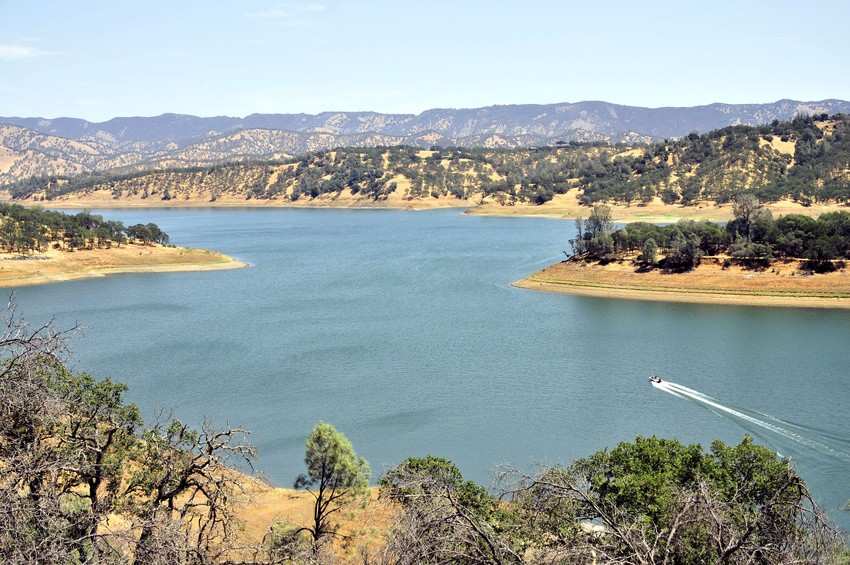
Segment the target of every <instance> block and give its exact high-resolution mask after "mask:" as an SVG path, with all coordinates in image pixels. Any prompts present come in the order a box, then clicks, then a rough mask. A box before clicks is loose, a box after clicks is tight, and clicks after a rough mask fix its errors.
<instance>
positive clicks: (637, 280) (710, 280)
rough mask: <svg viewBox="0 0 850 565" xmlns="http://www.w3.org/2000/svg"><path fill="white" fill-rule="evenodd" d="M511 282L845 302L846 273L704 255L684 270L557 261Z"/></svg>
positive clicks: (801, 304)
mask: <svg viewBox="0 0 850 565" xmlns="http://www.w3.org/2000/svg"><path fill="white" fill-rule="evenodd" d="M514 286H515V287H518V288H525V289H531V290H542V291H547V292H559V293H565V294H575V295H581V296H594V297H603V298H623V299H630V300H655V301H665V302H688V303H700V304H733V305H742V306H779V307H793V308H850V274H848V273H847V272H845V271H844V270H839V271H836V272H833V273H827V274H817V275H806V274H804V273H803V272H802V271H801V270H800V265H799V264H798V263H797V262H787V263H781V264H777V265H775V266H774V267H772V268H770V269H767V270H764V271H751V270H746V269H742V268H739V267H730V268H729V269H725V270H724V269H722V267H721V266H720V262H719V261H711V260H709V261H706V262H704V263H703V265H701V266H700V267H698V268H697V269H695V270H694V271H691V272H689V273H682V274H665V273H661V272H660V271H657V270H656V271H652V272H649V273H638V272H636V268H635V267H634V266H632V265H631V263H630V262H622V263H611V264H609V265H606V266H599V265H595V264H593V265H589V264H586V263H580V262H564V263H558V264H557V265H553V266H551V267H547V268H546V269H543V270H542V271H539V272H537V273H535V274H533V275H531V276H529V277H526V278H525V279H523V280H521V281H518V282H516V283H514Z"/></svg>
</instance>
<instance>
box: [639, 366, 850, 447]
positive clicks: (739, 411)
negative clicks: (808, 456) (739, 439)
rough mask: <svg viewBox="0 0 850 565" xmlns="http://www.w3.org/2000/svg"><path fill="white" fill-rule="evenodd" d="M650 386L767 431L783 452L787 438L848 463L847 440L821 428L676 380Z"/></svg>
mask: <svg viewBox="0 0 850 565" xmlns="http://www.w3.org/2000/svg"><path fill="white" fill-rule="evenodd" d="M652 386H654V387H655V388H657V389H660V390H662V391H664V392H666V393H668V394H671V395H673V396H676V397H678V398H683V399H685V400H689V401H691V402H694V403H696V404H698V405H701V406H703V407H705V408H708V409H709V410H711V411H712V412H714V413H715V414H717V415H718V416H721V417H723V418H726V419H727V420H730V421H732V422H734V423H736V424H738V425H740V426H741V427H743V428H744V429H745V430H747V431H748V432H750V433H753V434H755V435H759V436H762V435H763V432H767V435H772V436H773V439H780V442H779V444H780V446H781V447H782V448H783V451H786V450H787V449H786V448H787V447H791V446H790V445H789V444H788V443H787V442H788V441H790V442H793V443H794V444H797V445H800V446H804V447H806V448H808V449H810V450H813V451H816V452H818V453H820V454H822V455H824V456H827V457H829V458H834V459H839V460H841V461H844V462H850V440H847V439H845V438H841V437H838V436H836V435H834V434H831V433H829V432H827V431H825V430H820V429H817V428H812V427H809V426H804V425H802V424H797V423H794V422H790V421H787V420H782V419H781V418H777V417H775V416H771V415H769V414H764V413H762V412H758V411H756V410H750V409H747V408H742V407H739V406H734V405H732V404H728V403H726V402H722V401H720V400H718V399H716V398H713V397H711V396H708V395H707V394H703V393H701V392H699V391H698V390H694V389H692V388H688V387H686V386H683V385H680V384H678V383H674V382H670V381H661V382H652ZM765 439H769V438H765Z"/></svg>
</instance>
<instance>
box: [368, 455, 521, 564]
mask: <svg viewBox="0 0 850 565" xmlns="http://www.w3.org/2000/svg"><path fill="white" fill-rule="evenodd" d="M381 487H382V489H381V490H382V493H381V495H382V496H384V497H386V498H389V499H390V500H392V501H394V502H396V503H397V504H398V510H399V514H398V518H397V520H396V523H395V525H394V526H393V527H392V529H391V531H390V532H389V543H388V545H387V548H386V551H385V554H384V561H385V562H388V563H393V564H397V565H407V564H414V563H470V564H475V563H482V564H483V563H488V564H489V563H493V564H508V563H521V562H522V557H521V556H520V554H519V553H518V552H517V551H516V550H515V549H514V548H513V547H511V544H510V543H509V532H510V530H512V524H510V523H509V520H508V519H507V514H506V513H502V512H501V509H500V504H499V502H498V501H497V500H496V499H493V498H492V497H491V496H490V495H489V494H488V493H487V492H486V491H485V490H484V489H483V488H482V487H479V486H477V485H475V484H474V483H472V482H469V481H463V480H462V477H461V476H460V473H459V472H458V471H457V468H456V467H454V465H452V464H451V463H450V462H448V461H447V460H444V459H440V458H436V457H430V456H429V457H428V458H425V459H416V458H411V459H408V460H407V461H406V462H405V463H402V464H401V465H399V466H398V467H395V468H394V469H392V470H390V471H389V472H388V473H387V474H386V475H385V476H384V478H383V479H382V480H381Z"/></svg>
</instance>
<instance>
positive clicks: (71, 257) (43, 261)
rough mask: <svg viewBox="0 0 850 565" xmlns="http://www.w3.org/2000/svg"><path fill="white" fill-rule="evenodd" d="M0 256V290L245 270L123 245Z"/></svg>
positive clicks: (220, 258) (202, 256)
mask: <svg viewBox="0 0 850 565" xmlns="http://www.w3.org/2000/svg"><path fill="white" fill-rule="evenodd" d="M15 257H17V256H16V255H12V254H7V253H3V254H0V287H18V286H29V285H36V284H47V283H54V282H61V281H68V280H74V279H84V278H93V277H104V276H107V275H114V274H119V273H168V272H178V271H215V270H222V269H239V268H242V267H247V264H246V263H242V262H240V261H236V260H235V259H232V258H231V257H228V256H227V255H222V254H221V253H217V252H215V251H207V250H204V249H189V248H186V247H166V246H161V245H123V246H121V247H120V248H118V247H113V248H111V249H97V250H82V251H74V252H67V251H58V250H55V249H51V250H49V251H46V252H44V253H36V254H34V255H32V256H29V257H28V258H26V259H16V258H15Z"/></svg>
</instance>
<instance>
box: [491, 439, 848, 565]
mask: <svg viewBox="0 0 850 565" xmlns="http://www.w3.org/2000/svg"><path fill="white" fill-rule="evenodd" d="M517 477H520V480H519V485H520V486H519V488H516V487H515V488H514V492H515V493H516V495H515V497H514V500H515V501H516V503H517V508H516V511H517V512H518V513H519V514H520V517H521V520H522V522H523V523H525V524H528V525H529V526H530V527H531V528H532V529H539V530H542V531H539V532H538V534H537V536H536V537H537V539H541V540H544V543H548V544H549V547H548V548H547V549H546V557H547V559H548V560H549V562H589V560H591V559H592V560H593V561H594V562H616V563H645V564H650V563H760V564H765V565H767V564H772V563H820V562H829V560H830V559H831V558H832V557H833V556H835V555H836V554H837V553H838V551H840V550H841V548H842V547H843V543H842V539H841V536H840V534H838V532H836V531H835V530H834V529H833V528H832V526H831V525H830V524H829V522H828V520H827V519H826V518H825V516H824V515H823V513H822V512H821V511H819V509H818V508H817V507H816V505H815V504H814V502H813V501H812V498H811V495H810V494H809V492H808V490H807V489H806V487H805V484H804V482H803V480H802V479H801V478H800V477H799V475H797V473H796V472H795V471H794V469H793V468H792V467H791V466H790V464H789V461H788V460H787V459H782V458H778V457H777V456H776V455H775V454H774V453H773V452H772V451H770V450H769V449H767V448H764V447H761V446H758V445H755V444H754V443H753V441H752V439H751V438H750V437H748V436H747V437H744V439H743V441H742V442H741V443H740V444H738V445H737V446H727V445H725V444H723V443H722V442H719V441H715V442H714V443H713V444H712V446H711V451H710V452H706V451H705V450H703V449H702V448H701V447H700V446H699V445H683V444H681V443H680V442H678V441H676V440H670V439H661V438H656V437H652V438H641V437H638V438H637V439H636V440H635V441H634V442H624V443H621V444H619V445H617V446H616V447H615V448H613V449H611V450H610V451H608V450H606V451H600V452H597V453H595V454H594V455H591V456H590V457H587V458H585V459H579V460H577V461H575V462H574V463H573V464H572V465H570V466H568V467H563V466H551V467H545V468H544V469H543V471H542V472H540V473H538V474H537V475H535V476H533V477H529V476H523V475H522V474H521V473H519V472H513V475H512V476H511V475H510V474H509V475H507V481H504V482H509V481H510V480H516V478H517ZM588 521H590V522H593V523H597V524H600V525H602V526H604V532H605V535H598V534H597V533H593V532H588V530H587V529H586V528H582V527H579V526H580V523H581V522H585V523H586V522H588ZM556 557H557V558H560V559H556Z"/></svg>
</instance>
